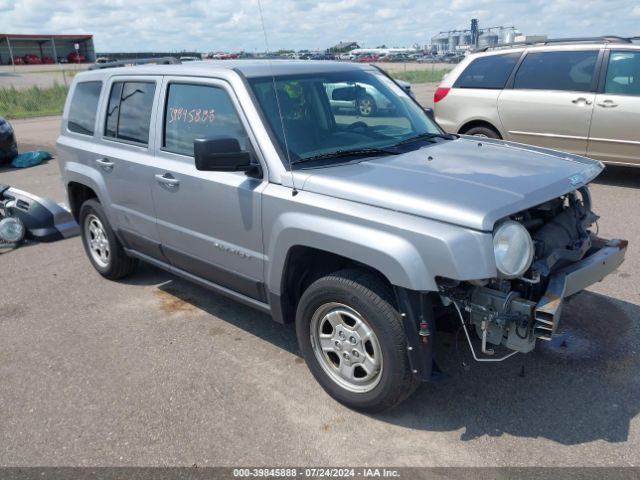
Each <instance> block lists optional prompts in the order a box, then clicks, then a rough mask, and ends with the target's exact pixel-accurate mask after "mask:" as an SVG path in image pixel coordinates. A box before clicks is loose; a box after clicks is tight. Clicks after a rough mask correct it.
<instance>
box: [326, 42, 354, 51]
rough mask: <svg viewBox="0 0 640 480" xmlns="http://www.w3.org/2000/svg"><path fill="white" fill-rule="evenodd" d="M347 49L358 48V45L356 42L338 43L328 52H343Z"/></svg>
mask: <svg viewBox="0 0 640 480" xmlns="http://www.w3.org/2000/svg"><path fill="white" fill-rule="evenodd" d="M347 48H349V49H353V48H360V47H359V45H358V42H340V43H339V44H337V45H334V46H333V47H331V48H330V49H329V50H345V49H347Z"/></svg>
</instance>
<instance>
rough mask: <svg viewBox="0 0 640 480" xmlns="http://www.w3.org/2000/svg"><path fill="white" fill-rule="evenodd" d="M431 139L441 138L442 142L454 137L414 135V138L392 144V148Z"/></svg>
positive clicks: (443, 134)
mask: <svg viewBox="0 0 640 480" xmlns="http://www.w3.org/2000/svg"><path fill="white" fill-rule="evenodd" d="M432 138H443V139H444V140H453V139H455V138H456V137H455V136H454V135H451V134H450V133H421V134H420V135H416V136H414V137H409V138H405V139H404V140H401V141H399V142H398V143H396V144H394V145H393V146H394V147H397V146H398V145H405V144H407V143H413V142H417V141H419V140H430V139H432Z"/></svg>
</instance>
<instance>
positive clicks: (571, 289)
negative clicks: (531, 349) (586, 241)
mask: <svg viewBox="0 0 640 480" xmlns="http://www.w3.org/2000/svg"><path fill="white" fill-rule="evenodd" d="M603 242H604V241H603ZM628 243H629V242H628V241H627V240H609V241H606V243H604V244H603V246H602V247H601V248H600V249H599V250H597V251H596V252H595V253H593V254H591V255H589V256H588V257H585V258H583V259H582V260H580V261H579V262H576V263H573V264H571V265H569V266H567V267H565V268H562V269H560V270H558V271H557V272H555V273H554V274H553V275H552V276H551V278H550V280H549V286H548V287H547V291H546V292H545V294H544V296H543V297H542V298H541V299H540V301H539V302H538V304H537V305H536V309H535V319H534V320H535V321H534V325H533V334H534V336H535V337H537V338H539V339H541V340H551V337H552V335H553V334H554V333H555V332H556V329H557V328H558V323H559V319H560V315H561V313H562V305H563V303H564V302H563V300H564V299H565V298H567V297H569V296H571V295H573V294H575V293H578V292H579V291H581V290H584V289H585V288H587V287H588V286H589V285H592V284H594V283H596V282H599V281H601V280H602V279H603V278H604V277H606V276H607V275H609V274H610V273H611V272H613V271H614V270H615V269H616V268H618V267H619V266H620V264H621V263H622V262H623V261H624V256H625V253H626V251H627V245H628Z"/></svg>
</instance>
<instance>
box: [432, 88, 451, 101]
mask: <svg viewBox="0 0 640 480" xmlns="http://www.w3.org/2000/svg"><path fill="white" fill-rule="evenodd" d="M449 90H451V89H450V88H438V89H437V90H436V93H434V94H433V103H438V102H439V101H440V100H442V99H443V98H444V97H446V96H447V93H449Z"/></svg>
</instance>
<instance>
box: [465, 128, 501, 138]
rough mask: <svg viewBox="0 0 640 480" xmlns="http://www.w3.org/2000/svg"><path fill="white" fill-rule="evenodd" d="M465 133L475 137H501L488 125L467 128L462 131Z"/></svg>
mask: <svg viewBox="0 0 640 480" xmlns="http://www.w3.org/2000/svg"><path fill="white" fill-rule="evenodd" d="M464 134H465V135H475V136H477V137H485V138H498V139H502V137H501V136H500V134H499V133H498V132H497V131H496V130H495V129H493V128H492V127H489V126H486V127H485V126H482V127H472V128H470V129H469V130H467V131H465V132H464Z"/></svg>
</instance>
